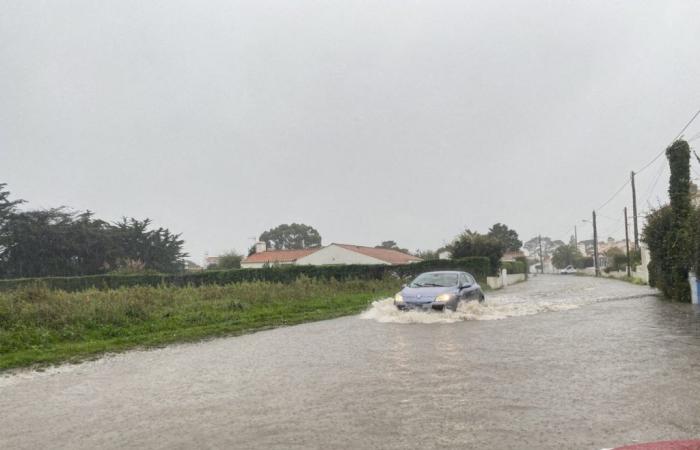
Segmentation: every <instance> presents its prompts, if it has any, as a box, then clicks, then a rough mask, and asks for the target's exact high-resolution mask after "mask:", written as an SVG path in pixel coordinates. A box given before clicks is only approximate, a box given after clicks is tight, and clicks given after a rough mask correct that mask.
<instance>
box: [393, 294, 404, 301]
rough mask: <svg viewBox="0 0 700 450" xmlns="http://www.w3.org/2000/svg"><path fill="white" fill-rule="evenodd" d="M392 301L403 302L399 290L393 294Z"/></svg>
mask: <svg viewBox="0 0 700 450" xmlns="http://www.w3.org/2000/svg"><path fill="white" fill-rule="evenodd" d="M394 303H403V295H401V293H400V292H399V293H398V294H396V295H394Z"/></svg>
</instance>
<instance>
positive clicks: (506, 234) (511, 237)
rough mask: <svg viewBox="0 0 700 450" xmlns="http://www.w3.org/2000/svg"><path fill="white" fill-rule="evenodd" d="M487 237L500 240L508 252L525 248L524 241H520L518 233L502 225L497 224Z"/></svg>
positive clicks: (490, 229)
mask: <svg viewBox="0 0 700 450" xmlns="http://www.w3.org/2000/svg"><path fill="white" fill-rule="evenodd" d="M487 236H491V237H492V238H496V239H498V240H499V241H500V242H501V243H502V244H503V247H504V249H505V251H507V252H515V251H518V250H520V248H521V247H522V246H523V241H521V240H520V239H518V233H517V232H516V231H515V230H511V229H510V228H508V226H507V225H504V224H502V223H496V224H494V225H493V226H492V227H491V228H489V232H488V234H487Z"/></svg>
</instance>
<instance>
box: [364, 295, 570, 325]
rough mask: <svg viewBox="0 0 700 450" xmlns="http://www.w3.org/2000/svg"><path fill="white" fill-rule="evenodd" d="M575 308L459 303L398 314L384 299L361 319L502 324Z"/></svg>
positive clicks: (385, 321)
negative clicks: (451, 307) (510, 319)
mask: <svg viewBox="0 0 700 450" xmlns="http://www.w3.org/2000/svg"><path fill="white" fill-rule="evenodd" d="M575 308H578V305H573V304H566V303H551V302H534V303H489V302H485V303H478V302H468V303H461V304H460V305H459V306H458V308H457V310H456V311H450V310H447V311H444V312H443V311H400V310H398V309H397V308H396V307H395V306H394V302H393V300H392V299H390V298H387V299H384V300H378V301H375V302H373V303H372V306H371V307H370V308H369V309H368V310H366V311H365V312H363V313H362V314H361V315H360V318H362V319H368V320H376V321H377V322H382V323H454V322H462V321H466V320H502V319H506V318H508V317H517V316H529V315H532V314H538V313H542V312H550V311H566V310H569V309H575Z"/></svg>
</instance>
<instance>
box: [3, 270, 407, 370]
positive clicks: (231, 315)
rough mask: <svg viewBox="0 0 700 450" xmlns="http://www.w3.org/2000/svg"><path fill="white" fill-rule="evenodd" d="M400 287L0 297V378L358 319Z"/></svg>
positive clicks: (347, 284)
mask: <svg viewBox="0 0 700 450" xmlns="http://www.w3.org/2000/svg"><path fill="white" fill-rule="evenodd" d="M400 284H401V281H400V280H394V279H387V280H381V281H360V280H350V281H343V282H338V281H315V280H310V279H308V278H302V279H299V280H297V281H295V282H293V283H291V284H279V283H270V282H250V283H237V284H229V285H225V286H216V285H206V286H199V287H168V286H162V287H146V286H140V287H126V288H120V289H116V290H108V291H99V290H87V291H82V292H70V293H69V292H65V291H57V290H49V289H47V288H45V287H40V286H35V287H26V288H22V289H17V290H14V291H9V292H2V293H0V371H2V370H6V369H10V368H16V367H26V366H36V365H38V366H42V365H47V364H53V363H59V362H75V361H81V360H85V359H88V358H91V357H95V356H97V355H100V354H102V353H105V352H118V351H124V350H127V349H132V348H137V347H155V346H162V345H164V344H168V343H172V342H185V341H193V340H200V339H204V338H209V337H215V336H227V335H238V334H243V333H249V332H252V331H258V330H262V329H268V328H273V327H278V326H284V325H293V324H298V323H303V322H310V321H315V320H323V319H330V318H334V317H340V316H344V315H349V314H355V313H358V312H360V311H362V310H363V309H365V308H366V307H367V305H368V304H369V303H370V302H371V301H373V300H376V299H378V298H381V297H386V296H389V295H392V294H393V293H394V292H396V291H397V290H398V289H399V286H400Z"/></svg>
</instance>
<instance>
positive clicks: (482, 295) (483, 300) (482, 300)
mask: <svg viewBox="0 0 700 450" xmlns="http://www.w3.org/2000/svg"><path fill="white" fill-rule="evenodd" d="M485 301H486V297H484V294H481V297H479V303H484V302H485Z"/></svg>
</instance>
